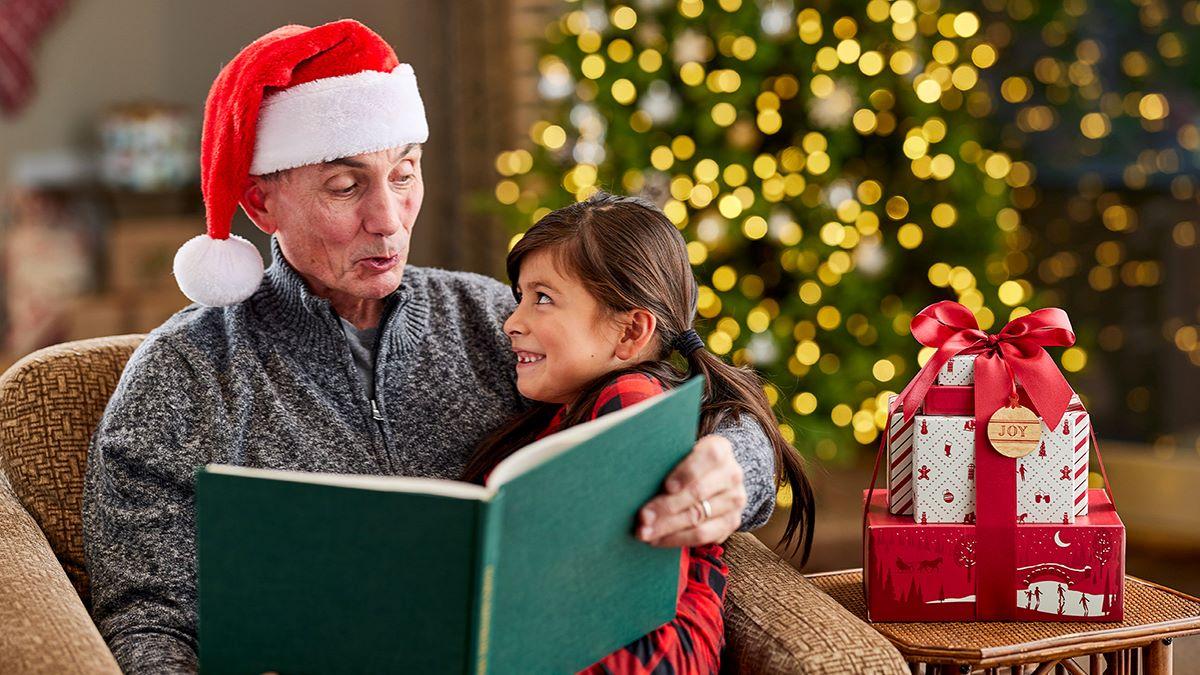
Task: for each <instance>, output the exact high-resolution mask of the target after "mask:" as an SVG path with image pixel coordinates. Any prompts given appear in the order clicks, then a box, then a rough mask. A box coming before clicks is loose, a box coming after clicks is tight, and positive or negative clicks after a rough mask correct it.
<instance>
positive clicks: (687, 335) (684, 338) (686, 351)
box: [671, 328, 704, 358]
mask: <svg viewBox="0 0 1200 675" xmlns="http://www.w3.org/2000/svg"><path fill="white" fill-rule="evenodd" d="M671 346H672V347H674V348H675V349H676V351H678V352H679V353H680V354H682V355H683V357H684V358H687V357H689V356H691V355H692V352H694V351H696V350H697V349H703V348H704V340H702V339H701V338H700V334H699V333H697V332H696V331H695V329H692V328H689V329H687V330H685V331H683V332H682V333H680V334H679V335H677V336H676V337H675V339H674V340H673V341H672V342H671Z"/></svg>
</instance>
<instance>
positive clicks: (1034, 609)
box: [863, 490, 1125, 621]
mask: <svg viewBox="0 0 1200 675" xmlns="http://www.w3.org/2000/svg"><path fill="white" fill-rule="evenodd" d="M1088 500H1089V501H1090V508H1089V511H1090V512H1089V514H1088V515H1086V516H1080V517H1079V518H1077V519H1076V520H1075V524H1074V525H1061V524H1049V523H1046V524H1040V523H1039V524H1031V525H1020V526H1018V527H1017V528H1016V531H1015V534H1014V535H1013V536H1014V537H1015V541H1014V549H1015V553H1016V558H1015V562H1016V565H1015V569H1013V575H1012V577H1011V579H1012V584H1011V592H1012V598H1013V602H1012V606H1011V613H1010V614H1009V615H1008V616H993V617H981V616H979V614H978V613H977V606H976V590H977V589H976V582H977V575H976V574H975V563H976V549H977V547H976V544H977V538H976V536H977V535H976V532H977V531H978V530H977V526H975V525H959V524H944V525H942V524H939V525H919V524H917V523H914V522H913V520H912V519H911V518H907V517H903V516H895V515H892V514H890V513H888V510H887V494H886V491H885V490H876V491H875V492H874V494H873V495H872V497H871V508H870V510H869V512H868V514H867V522H866V535H865V537H864V539H863V541H864V547H865V551H864V552H865V554H866V558H865V559H866V561H867V568H866V569H865V570H864V571H863V584H864V591H865V592H866V597H867V617H868V618H869V619H870V620H871V621H975V620H981V619H985V618H986V619H996V620H1009V621H1120V620H1121V619H1122V615H1123V612H1124V588H1125V584H1124V579H1125V526H1124V525H1123V524H1122V523H1121V519H1120V518H1119V517H1118V516H1117V512H1116V509H1114V508H1113V505H1112V502H1111V500H1110V499H1109V497H1108V495H1107V494H1106V493H1105V492H1104V490H1089V491H1088Z"/></svg>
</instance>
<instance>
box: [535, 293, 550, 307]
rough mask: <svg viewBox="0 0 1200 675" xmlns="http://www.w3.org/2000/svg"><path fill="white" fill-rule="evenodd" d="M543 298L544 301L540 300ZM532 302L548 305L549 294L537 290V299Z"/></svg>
mask: <svg viewBox="0 0 1200 675" xmlns="http://www.w3.org/2000/svg"><path fill="white" fill-rule="evenodd" d="M543 300H545V302H542V301H543ZM534 304H535V305H548V304H550V296H548V295H546V294H545V293H542V292H538V294H537V300H536V301H535V302H534Z"/></svg>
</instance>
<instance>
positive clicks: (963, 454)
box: [913, 415, 975, 525]
mask: <svg viewBox="0 0 1200 675" xmlns="http://www.w3.org/2000/svg"><path fill="white" fill-rule="evenodd" d="M913 427H914V428H915V431H914V433H913V492H914V498H913V517H914V518H915V519H916V521H917V522H918V523H920V524H922V525H927V524H929V523H973V522H975V418H974V417H960V416H953V417H934V416H930V415H915V416H913Z"/></svg>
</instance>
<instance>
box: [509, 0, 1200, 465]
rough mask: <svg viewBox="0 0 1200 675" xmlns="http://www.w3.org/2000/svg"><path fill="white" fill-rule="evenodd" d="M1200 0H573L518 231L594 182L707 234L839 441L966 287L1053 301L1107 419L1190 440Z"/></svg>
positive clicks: (794, 425) (873, 415)
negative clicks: (928, 312)
mask: <svg viewBox="0 0 1200 675" xmlns="http://www.w3.org/2000/svg"><path fill="white" fill-rule="evenodd" d="M1198 26H1200V3H1198V2H1197V1H1196V0H1188V1H1187V2H1178V3H1176V2H1164V1H1162V0H1116V1H1113V2H1107V1H1106V2H1100V1H1097V0H1093V1H1091V2H1089V1H1088V0H1066V1H1065V2H1049V1H1046V0H982V2H966V1H964V0H894V1H889V0H870V1H868V2H860V1H857V0H846V1H840V0H828V1H825V2H818V3H812V4H810V3H793V2H791V1H790V0H678V1H676V0H631V1H629V2H613V1H607V2H602V1H599V0H575V1H573V2H572V1H568V2H564V3H562V4H561V12H559V13H557V15H556V16H554V17H551V18H550V19H549V20H548V21H547V22H546V24H545V25H544V31H543V34H542V35H541V36H540V39H539V44H540V55H539V58H538V61H537V64H536V67H537V71H538V78H537V81H536V86H537V93H538V96H539V97H540V99H541V108H540V109H541V119H539V120H537V121H536V122H535V123H533V124H532V125H531V126H530V128H529V129H528V137H527V139H525V140H524V142H522V143H520V144H519V145H516V146H514V147H512V149H510V150H508V151H506V152H503V153H501V154H500V155H499V156H498V157H496V169H497V173H498V174H499V178H498V180H497V182H496V184H495V189H494V197H493V199H492V203H493V204H494V209H495V210H496V212H498V213H500V214H502V216H503V217H504V218H505V220H506V222H508V224H509V226H510V232H512V233H513V235H514V239H513V240H514V241H515V239H516V237H519V236H520V233H521V232H523V231H524V230H525V229H526V228H528V227H529V225H530V224H532V223H533V222H535V221H536V220H537V219H538V218H540V217H541V216H542V215H543V214H545V213H546V212H547V211H548V210H549V209H553V208H557V207H559V206H563V205H565V204H568V203H570V202H572V201H575V200H579V199H584V198H586V197H587V196H588V195H590V194H592V193H593V192H594V191H595V190H597V189H599V188H605V189H608V190H612V191H617V192H624V193H631V194H640V195H643V196H646V197H648V198H650V199H652V200H653V201H655V202H657V203H658V204H659V205H660V206H662V207H663V209H664V210H665V211H666V213H667V215H668V216H669V217H670V218H671V220H672V221H673V222H674V223H675V224H676V225H677V226H678V227H679V228H680V230H681V231H682V233H683V234H684V236H685V238H686V239H687V240H688V241H689V246H688V250H689V254H690V256H691V261H692V263H693V266H694V269H695V272H696V274H697V277H698V278H699V279H700V281H701V283H702V288H701V294H700V314H701V315H702V320H703V324H702V328H703V331H702V332H703V333H704V334H705V335H706V341H707V344H708V346H709V348H710V349H712V350H713V351H715V352H717V353H720V354H725V355H728V356H729V357H730V358H732V359H733V360H734V361H735V362H738V363H747V364H753V365H754V366H756V367H757V368H759V369H760V370H761V371H763V372H764V373H765V374H766V375H767V377H768V379H769V380H770V382H771V385H770V386H769V387H768V394H769V395H770V397H771V398H772V400H773V402H774V403H775V404H776V409H777V410H778V411H779V412H780V414H781V416H782V417H783V418H784V423H783V429H784V432H785V435H787V436H789V437H794V438H796V440H797V445H798V447H800V448H801V449H802V450H804V451H806V452H809V453H811V454H814V455H815V456H816V457H818V458H820V459H821V460H823V461H827V462H834V463H839V462H852V461H855V460H858V459H860V458H861V457H862V455H863V454H864V451H863V450H862V447H863V445H864V444H870V443H872V442H874V441H876V440H877V438H878V435H879V433H880V430H881V429H882V428H883V425H884V422H885V415H884V405H885V402H886V400H887V395H888V394H889V393H890V392H891V391H894V390H895V389H896V388H898V387H899V386H900V385H901V384H902V383H903V382H905V381H907V380H908V379H909V378H910V377H911V376H912V374H913V373H914V372H915V370H916V368H917V367H918V366H919V365H920V364H922V363H924V360H925V359H926V358H928V353H927V352H918V351H917V350H916V348H914V347H913V346H912V345H913V344H914V343H913V341H912V340H911V338H910V337H909V336H908V322H909V320H910V318H911V317H912V315H913V313H915V312H916V311H919V310H920V309H921V308H922V307H923V306H924V305H925V304H927V303H929V302H931V301H935V300H939V299H947V298H949V299H955V300H958V301H960V302H962V303H963V304H965V305H967V306H968V307H970V308H971V309H972V310H973V311H974V312H975V314H976V317H977V319H978V320H979V323H980V325H981V327H983V328H985V329H990V330H991V331H993V332H994V331H997V330H999V329H1000V328H1001V327H1002V326H1003V325H1004V323H1005V322H1007V321H1008V320H1010V319H1011V318H1014V317H1016V316H1020V315H1022V314H1025V313H1028V312H1029V311H1031V310H1032V309H1036V308H1038V307H1043V306H1054V305H1057V306H1062V307H1063V308H1064V309H1066V310H1067V311H1068V313H1069V314H1070V316H1071V317H1072V321H1073V322H1074V323H1075V327H1076V330H1077V332H1078V333H1079V343H1078V345H1077V346H1076V347H1073V348H1071V349H1067V350H1061V351H1058V353H1057V356H1058V358H1059V360H1060V363H1061V365H1062V367H1063V368H1064V370H1065V371H1067V373H1068V377H1069V379H1070V380H1071V381H1072V383H1073V384H1074V385H1075V386H1076V388H1077V389H1078V390H1079V391H1080V393H1081V395H1082V396H1083V397H1084V398H1085V400H1087V402H1088V405H1089V409H1091V410H1092V411H1093V412H1094V414H1095V418H1096V420H1097V428H1098V431H1100V432H1101V433H1103V434H1104V435H1106V436H1108V437H1114V438H1120V439H1127V440H1133V441H1140V442H1145V443H1152V444H1154V446H1155V447H1156V448H1157V449H1158V451H1159V453H1160V454H1162V455H1170V454H1172V453H1175V452H1176V451H1177V450H1178V449H1182V450H1184V451H1185V452H1187V453H1188V454H1189V455H1191V456H1192V459H1193V460H1194V459H1195V455H1196V454H1197V452H1200V438H1198V436H1200V434H1198V432H1200V419H1198V418H1197V415H1196V414H1195V411H1194V407H1195V406H1194V403H1193V402H1194V401H1195V400H1196V398H1197V397H1198V396H1200V377H1198V376H1200V334H1198V331H1197V328H1198V324H1200V313H1198V310H1200V264H1198V263H1200V260H1197V247H1196V237H1197V232H1196V228H1197V225H1196V221H1197V214H1196V212H1197V204H1198V203H1200V199H1198V194H1200V193H1198V192H1197V184H1196V181H1197V159H1198V153H1200V129H1198V127H1197V123H1198V122H1200V119H1198V117H1197V114H1196V113H1197V96H1196V92H1197V86H1198V85H1200V69H1198V68H1196V67H1195V64H1196V63H1197V58H1198V56H1197V53H1196V52H1197V50H1198V49H1200V30H1198V29H1197V27H1198Z"/></svg>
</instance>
